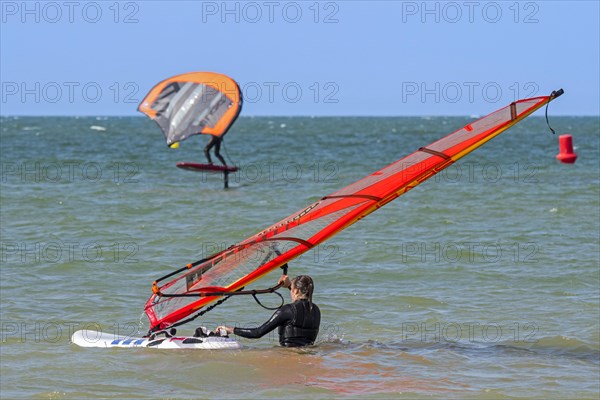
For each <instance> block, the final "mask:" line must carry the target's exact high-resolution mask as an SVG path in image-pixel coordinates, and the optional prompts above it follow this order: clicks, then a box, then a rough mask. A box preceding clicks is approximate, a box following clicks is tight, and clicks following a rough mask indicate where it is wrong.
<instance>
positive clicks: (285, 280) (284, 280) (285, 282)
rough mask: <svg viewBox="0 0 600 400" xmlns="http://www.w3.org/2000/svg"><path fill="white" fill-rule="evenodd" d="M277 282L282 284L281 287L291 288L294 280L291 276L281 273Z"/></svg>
mask: <svg viewBox="0 0 600 400" xmlns="http://www.w3.org/2000/svg"><path fill="white" fill-rule="evenodd" d="M277 284H280V285H281V287H284V288H289V287H291V286H292V281H290V278H289V277H288V276H287V275H281V277H280V278H279V280H278V281H277Z"/></svg>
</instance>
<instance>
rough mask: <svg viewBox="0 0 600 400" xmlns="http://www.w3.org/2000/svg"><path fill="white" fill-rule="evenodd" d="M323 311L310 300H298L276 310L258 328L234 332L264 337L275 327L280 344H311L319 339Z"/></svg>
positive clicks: (252, 337) (235, 331) (252, 336)
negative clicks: (311, 303)
mask: <svg viewBox="0 0 600 400" xmlns="http://www.w3.org/2000/svg"><path fill="white" fill-rule="evenodd" d="M320 323H321V311H320V310H319V307H317V305H316V304H314V303H313V305H312V310H311V309H310V303H309V302H308V300H297V301H295V302H293V303H291V304H286V305H284V306H283V307H281V308H280V309H279V310H277V311H275V313H274V314H273V316H272V317H271V318H270V319H269V320H268V321H267V322H265V323H264V324H262V325H261V326H259V327H258V328H235V329H234V330H233V333H234V334H236V335H238V336H242V337H245V338H251V339H256V338H260V337H263V336H264V335H266V334H267V333H269V332H271V331H272V330H273V329H275V328H279V329H278V333H279V344H281V345H282V346H286V347H299V346H307V345H311V344H313V343H314V342H315V340H316V339H317V335H318V333H319V325H320Z"/></svg>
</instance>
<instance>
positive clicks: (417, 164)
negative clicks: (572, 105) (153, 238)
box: [146, 91, 562, 329]
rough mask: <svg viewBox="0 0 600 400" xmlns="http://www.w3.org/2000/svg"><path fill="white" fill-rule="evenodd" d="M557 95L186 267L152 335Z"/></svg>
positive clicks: (503, 113)
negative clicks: (215, 288) (196, 295)
mask: <svg viewBox="0 0 600 400" xmlns="http://www.w3.org/2000/svg"><path fill="white" fill-rule="evenodd" d="M560 94H562V91H559V92H557V93H555V92H553V94H552V95H550V96H543V97H535V98H530V99H524V100H519V101H516V102H514V103H511V104H510V105H508V106H506V107H504V108H502V109H500V110H498V111H495V112H493V113H492V114H489V115H487V116H485V117H483V118H481V119H479V120H477V121H475V122H472V123H470V124H469V125H467V126H465V127H464V128H462V129H459V130H458V131H456V132H454V133H451V134H450V135H448V136H446V137H444V138H442V139H440V140H438V141H436V142H433V143H432V144H430V145H428V146H426V147H422V148H420V149H419V150H417V151H415V152H414V153H412V154H410V155H408V156H406V157H404V158H402V159H400V160H398V161H396V162H394V163H392V164H390V165H388V166H387V167H385V168H383V169H381V170H379V171H377V172H375V173H373V174H371V175H368V176H366V177H365V178H363V179H361V180H359V181H357V182H355V183H353V184H351V185H349V186H346V187H344V188H342V189H340V190H338V191H337V192H335V193H333V194H330V195H329V196H325V197H323V198H322V199H321V200H319V201H317V202H315V203H313V204H311V205H309V206H308V207H306V208H304V209H302V210H300V211H298V212H296V213H294V214H292V215H290V216H289V217H287V218H285V219H283V220H282V221H280V222H278V223H276V224H274V225H272V226H271V227H269V228H267V229H265V230H263V231H261V232H259V233H257V234H256V235H254V236H252V237H250V238H248V239H246V240H244V241H242V242H240V243H239V244H237V245H235V246H232V247H231V248H229V249H227V250H224V251H222V252H220V253H218V254H215V255H213V256H212V257H210V258H209V259H207V260H203V261H200V262H196V263H194V264H190V265H189V268H186V269H185V270H184V271H182V272H181V273H180V274H179V275H177V277H176V278H174V279H173V280H171V281H169V282H168V283H166V284H164V285H162V286H160V287H157V288H156V289H157V290H156V291H155V294H153V295H152V297H150V299H149V300H148V302H147V303H146V314H147V315H148V318H149V319H150V325H151V329H164V328H167V327H168V326H170V325H172V324H174V323H176V322H177V321H179V320H181V319H183V318H185V317H187V316H189V315H190V314H192V313H194V312H196V311H198V310H200V309H201V308H202V307H204V306H205V305H207V304H209V303H211V302H213V301H215V300H217V299H218V298H219V297H216V296H207V295H210V290H213V291H214V287H217V288H222V290H223V291H228V292H232V291H235V290H238V289H240V288H242V287H244V286H246V285H248V284H249V283H251V282H253V281H255V280H256V279H259V278H260V277H262V276H263V275H265V274H267V273H268V272H270V271H272V270H274V269H276V268H278V267H279V266H281V265H283V264H284V263H286V262H289V261H290V260H292V259H294V258H295V257H297V256H299V255H300V254H302V253H304V252H305V251H307V250H309V249H311V248H313V247H314V246H317V245H318V244H320V243H322V242H323V241H325V240H327V239H329V238H330V237H332V236H333V235H335V234H337V233H338V232H340V231H341V230H343V229H345V228H347V227H348V226H350V225H352V224H353V223H355V222H356V221H358V220H359V219H361V218H363V217H365V216H366V215H368V214H370V213H372V212H373V211H375V210H377V209H378V208H380V207H382V206H383V205H385V204H387V203H389V202H390V201H392V200H394V199H395V198H397V197H399V196H401V195H402V194H404V193H406V192H408V191H409V190H410V189H412V188H414V187H415V186H417V185H418V184H420V183H421V182H423V181H425V180H427V179H429V178H430V177H432V176H433V175H435V174H436V173H438V172H440V171H441V170H443V169H444V168H446V167H448V166H449V165H451V164H452V163H454V162H455V161H457V160H458V159H460V158H461V157H463V156H465V155H466V154H468V153H470V152H471V151H473V150H475V149H476V148H478V147H479V146H481V145H482V144H484V143H485V142H487V141H489V140H490V139H492V138H493V137H495V136H497V135H499V134H500V133H502V132H503V131H505V130H506V129H508V128H510V127H511V126H513V125H514V124H516V123H517V122H519V121H520V120H522V119H524V118H525V117H527V116H528V115H529V114H531V113H533V112H534V111H535V110H537V109H539V108H540V107H542V106H544V105H545V104H547V103H549V102H550V101H551V100H553V99H554V98H556V97H558V95H560ZM209 288H210V289H209ZM186 293H197V294H198V297H164V296H162V295H163V294H186Z"/></svg>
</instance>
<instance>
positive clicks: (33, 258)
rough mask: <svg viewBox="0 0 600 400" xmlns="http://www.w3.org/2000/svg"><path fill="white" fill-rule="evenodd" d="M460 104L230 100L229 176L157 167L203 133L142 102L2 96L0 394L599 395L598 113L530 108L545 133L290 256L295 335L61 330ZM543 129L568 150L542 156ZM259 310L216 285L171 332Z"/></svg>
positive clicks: (406, 139)
mask: <svg viewBox="0 0 600 400" xmlns="http://www.w3.org/2000/svg"><path fill="white" fill-rule="evenodd" d="M476 117H477V116H464V117H457V116H455V117H314V118H313V117H241V118H239V120H238V121H237V122H236V123H235V125H234V126H233V127H232V129H231V130H230V132H229V133H228V134H227V136H226V137H225V140H224V149H223V150H222V154H224V155H225V156H226V158H227V160H228V163H230V164H233V165H236V166H238V168H239V170H238V171H237V172H235V173H232V174H230V175H229V188H228V189H224V182H223V176H222V175H221V174H209V173H197V172H192V171H186V170H182V169H179V168H176V166H175V165H176V163H177V162H180V161H187V162H204V155H203V152H202V149H203V147H204V145H205V144H206V142H207V138H206V137H203V136H193V137H191V138H189V139H188V140H186V141H184V142H183V143H182V144H181V146H180V148H179V149H170V148H168V147H167V146H166V144H165V140H164V137H163V135H162V133H161V132H160V130H159V128H158V126H156V125H155V124H154V123H153V122H152V121H150V120H149V119H147V118H145V117H143V116H131V117H10V116H5V117H2V118H1V119H0V122H1V132H0V139H1V141H0V143H1V171H0V179H1V190H0V201H1V203H0V205H1V221H0V222H1V223H0V225H1V231H0V233H1V240H0V251H1V253H0V257H1V262H2V266H1V268H0V277H1V279H0V293H1V302H0V308H1V330H0V332H1V338H0V346H1V347H0V351H1V361H0V363H1V370H0V374H1V379H0V385H1V386H0V397H2V398H3V399H4V398H6V399H8V398H28V399H30V398H35V399H81V398H112V399H145V398H152V399H186V398H187V399H189V398H194V399H215V398H218V399H242V398H243V399H248V398H262V399H307V398H311V399H332V398H344V399H346V398H348V399H392V398H393V399H404V398H405V399H431V398H436V399H598V397H599V396H600V378H599V377H600V333H599V332H600V329H599V323H600V322H599V321H600V185H599V183H600V162H599V160H600V154H599V147H600V146H599V142H600V120H599V118H598V117H567V116H550V123H551V125H552V127H553V128H554V129H555V130H556V135H553V134H552V133H551V132H550V130H549V129H548V126H547V125H546V120H545V118H544V116H543V113H542V112H538V113H537V114H536V115H535V116H531V117H529V118H528V119H526V120H525V121H523V122H521V123H520V124H518V125H517V126H515V127H513V128H511V129H510V130H508V131H507V132H505V133H503V134H502V135H500V136H499V137H497V138H495V139H493V140H492V141H490V142H489V143H487V144H485V145H484V146H483V147H482V148H480V149H477V150H475V151H474V152H473V153H471V154H469V155H468V156H466V157H464V158H463V159H462V160H460V161H459V162H457V163H456V164H454V165H452V166H450V167H449V168H448V169H446V170H444V171H442V172H440V173H439V174H438V175H436V176H434V177H432V178H430V179H429V180H428V181H426V182H424V183H423V184H421V185H420V186H418V187H416V188H415V189H413V190H411V191H410V192H409V193H407V194H405V195H403V196H401V197H400V198H398V199H396V200H395V201H393V202H391V203H389V204H387V205H385V207H383V208H381V209H379V210H377V211H376V212H374V213H373V214H371V215H369V216H367V217H365V218H364V219H362V220H360V221H358V222H357V223H356V224H354V225H352V226H351V227H349V228H348V229H346V230H345V231H343V232H341V233H339V234H338V235H337V236H334V237H333V238H331V239H330V240H329V241H327V242H325V243H323V244H322V245H320V246H318V247H317V248H315V249H313V250H311V251H310V252H308V253H305V254H303V255H302V256H301V257H299V258H298V259H296V260H294V261H293V262H292V263H290V272H289V274H290V275H291V276H296V275H299V274H308V275H310V276H312V277H313V279H314V281H315V293H314V299H313V300H314V302H315V303H316V304H318V305H319V307H320V309H321V312H322V323H321V329H320V332H319V337H318V339H317V342H316V343H315V345H314V346H312V347H309V348H304V349H286V348H281V347H279V346H278V341H277V337H276V335H275V334H269V335H267V336H265V337H263V338H261V339H254V340H251V339H240V342H241V344H242V345H243V348H242V349H239V350H226V351H223V350H221V351H217V350H213V351H207V350H159V349H148V348H137V349H114V348H112V349H111V348H81V347H78V346H76V345H75V344H73V343H71V341H70V337H71V334H72V333H73V332H74V331H76V330H79V329H93V330H98V331H102V332H108V333H114V334H115V335H131V334H135V335H143V334H145V333H146V332H147V329H148V321H147V318H146V317H145V315H144V313H143V310H144V304H145V302H146V300H147V299H148V298H149V297H150V295H151V293H152V292H151V287H152V282H153V281H154V280H155V279H157V278H159V277H161V276H163V275H165V274H167V273H169V272H171V271H173V270H175V269H178V268H181V267H183V266H185V265H186V264H187V263H190V262H193V261H196V260H198V259H201V258H203V257H205V256H208V255H210V254H212V253H214V252H217V251H220V250H223V249H225V248H227V247H229V246H230V245H232V244H235V243H238V242H240V241H242V240H244V239H246V238H247V237H249V236H251V235H253V234H255V233H257V232H259V231H261V230H262V229H264V228H266V227H268V226H270V225H271V224H273V223H275V222H277V221H279V220H281V219H283V218H285V217H286V216H288V215H290V214H292V213H293V212H296V211H298V210H300V209H302V208H304V207H306V206H307V205H309V204H311V203H312V202H314V201H316V200H318V199H319V198H321V197H323V196H325V195H327V194H330V193H332V192H334V191H336V190H337V189H339V188H342V187H344V186H346V185H348V184H350V183H352V182H354V181H356V180H358V179H360V178H362V177H363V176H365V175H367V174H370V173H372V172H375V171H377V170H378V169H380V168H382V167H384V166H386V165H388V164H390V163H392V162H394V161H396V160H398V159H400V158H402V157H404V156H406V155H408V154H409V153H412V152H413V151H415V150H416V149H418V148H420V147H422V146H425V145H427V144H429V143H431V142H433V141H434V140H436V139H438V138H440V137H442V136H445V135H446V134H448V133H450V132H453V131H455V130H457V129H459V128H461V127H462V126H463V125H465V124H467V123H469V122H471V121H473V120H474V119H475V118H476ZM563 134H570V135H572V138H573V144H574V151H575V153H577V155H578V158H577V161H576V162H575V163H574V164H562V163H560V162H559V161H557V159H556V155H557V154H558V152H559V136H560V135H563ZM278 277H279V273H278V272H273V273H271V274H269V275H267V276H266V277H264V278H263V279H261V280H259V281H257V282H255V283H254V284H253V286H252V287H253V288H267V287H270V286H273V285H274V284H275V283H276V282H277V279H278ZM282 294H283V296H285V300H286V301H287V300H288V296H289V294H287V293H282ZM260 300H261V302H262V303H263V304H264V305H266V306H269V307H276V306H278V305H279V304H280V300H279V298H278V297H277V296H276V295H273V294H268V295H262V296H260ZM272 312H273V311H270V310H267V309H265V308H262V307H261V306H260V305H259V304H257V303H256V302H255V301H254V300H253V299H252V297H246V296H237V297H232V298H230V299H229V300H228V301H227V302H225V303H223V304H221V305H219V306H218V307H215V308H214V309H213V310H211V311H210V312H208V313H207V314H205V315H203V316H202V317H200V318H198V319H197V320H195V321H193V322H191V323H189V324H187V325H183V326H181V327H179V328H178V333H179V334H184V335H191V334H192V333H193V332H194V329H195V328H196V327H198V326H205V327H207V328H208V329H214V328H215V327H216V326H217V325H229V326H244V327H251V326H257V325H259V324H261V323H263V322H264V321H266V320H267V319H268V318H269V317H270V316H271V314H272Z"/></svg>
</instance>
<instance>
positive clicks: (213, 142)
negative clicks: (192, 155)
mask: <svg viewBox="0 0 600 400" xmlns="http://www.w3.org/2000/svg"><path fill="white" fill-rule="evenodd" d="M222 141H223V136H212V135H211V136H210V140H209V141H208V144H207V145H206V147H205V148H204V155H205V156H206V159H207V160H208V163H209V164H212V160H211V158H210V149H212V148H213V147H214V148H215V156H216V157H217V158H218V159H219V161H221V163H222V164H223V165H225V166H226V165H227V163H226V162H225V159H224V158H223V157H222V156H221V142H222Z"/></svg>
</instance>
